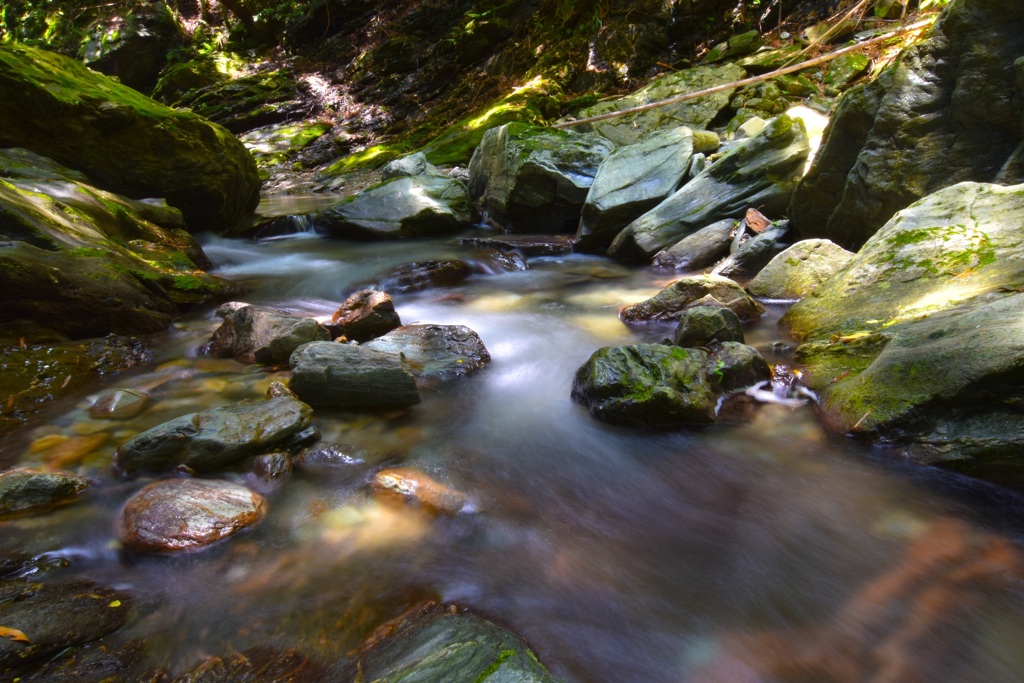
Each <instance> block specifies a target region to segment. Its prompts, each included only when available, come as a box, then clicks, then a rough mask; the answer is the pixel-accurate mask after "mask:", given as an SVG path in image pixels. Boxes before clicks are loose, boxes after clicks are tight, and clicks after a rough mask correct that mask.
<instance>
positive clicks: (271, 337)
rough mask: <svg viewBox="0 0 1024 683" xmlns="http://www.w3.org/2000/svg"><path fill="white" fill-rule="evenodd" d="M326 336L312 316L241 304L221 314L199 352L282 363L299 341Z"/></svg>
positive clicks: (255, 361)
mask: <svg viewBox="0 0 1024 683" xmlns="http://www.w3.org/2000/svg"><path fill="white" fill-rule="evenodd" d="M330 338H331V337H330V333H329V332H328V331H327V329H325V328H324V327H323V326H322V325H320V323H318V322H317V321H316V320H314V319H313V318H302V317H299V316H296V315H291V314H288V313H282V312H281V311H276V310H274V309H270V308H261V307H258V306H243V307H241V308H238V309H235V310H233V311H231V312H230V313H228V314H226V315H225V316H224V322H222V323H221V325H220V327H218V328H217V329H216V330H215V331H214V333H213V336H212V337H211V338H210V341H209V342H207V343H206V345H205V346H204V347H203V352H204V353H207V354H210V355H212V356H222V357H230V358H235V359H236V360H240V361H242V362H243V363H284V362H286V361H287V360H288V358H289V357H291V355H292V352H293V351H294V350H295V349H297V348H298V347H299V346H301V345H302V344H305V343H306V342H311V341H329V340H330Z"/></svg>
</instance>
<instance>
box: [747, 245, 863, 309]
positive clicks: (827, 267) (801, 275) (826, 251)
mask: <svg viewBox="0 0 1024 683" xmlns="http://www.w3.org/2000/svg"><path fill="white" fill-rule="evenodd" d="M851 258H853V254H852V253H850V252H848V251H847V250H845V249H843V248H842V247H840V246H839V245H837V244H833V243H832V242H830V241H828V240H802V241H800V242H797V243H796V244H794V245H792V246H791V247H789V248H788V249H786V250H785V251H783V252H782V253H780V254H778V255H776V256H775V258H773V259H772V260H771V261H769V262H768V265H766V266H765V267H764V268H763V269H761V271H760V272H758V274H757V275H756V276H755V277H754V279H753V280H751V281H750V284H749V285H748V286H747V291H749V292H750V293H751V294H752V295H754V296H759V297H764V298H767V299H802V298H804V297H805V296H808V295H810V294H811V293H813V292H814V291H815V290H816V289H817V288H818V287H819V286H821V284H822V283H823V282H825V281H826V280H828V279H829V278H830V277H832V276H833V275H835V274H836V272H837V271H838V270H839V269H840V268H842V267H843V266H844V265H846V263H847V262H848V261H849V260H850V259H851Z"/></svg>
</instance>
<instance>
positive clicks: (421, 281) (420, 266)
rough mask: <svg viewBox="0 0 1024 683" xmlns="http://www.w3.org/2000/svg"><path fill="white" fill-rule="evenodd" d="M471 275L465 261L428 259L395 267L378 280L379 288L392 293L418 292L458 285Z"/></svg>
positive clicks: (471, 271)
mask: <svg viewBox="0 0 1024 683" xmlns="http://www.w3.org/2000/svg"><path fill="white" fill-rule="evenodd" d="M472 273H473V269H472V268H471V267H470V266H469V264H468V263H466V262H465V261H459V260H458V259H443V260H438V259H430V260H428V261H413V262H412V263H403V264H401V265H399V266H395V267H394V268H392V269H391V270H390V271H389V272H387V273H385V274H384V275H382V276H381V278H380V283H379V285H380V288H381V289H387V290H390V291H392V292H418V291H420V290H422V289H430V288H432V287H451V286H453V285H457V284H460V283H461V282H462V281H463V280H465V279H466V278H468V277H469V276H470V275H471V274H472Z"/></svg>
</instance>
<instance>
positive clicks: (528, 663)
mask: <svg viewBox="0 0 1024 683" xmlns="http://www.w3.org/2000/svg"><path fill="white" fill-rule="evenodd" d="M387 633H388V634H389V635H388V637H386V638H379V639H376V640H375V641H374V642H373V643H372V644H370V646H369V647H367V648H365V649H364V650H363V652H362V653H361V654H360V656H359V660H358V662H356V663H355V664H354V665H353V667H352V671H351V672H349V673H350V675H349V676H348V678H349V679H351V680H357V679H358V678H360V677H361V678H362V679H365V680H367V681H410V682H411V681H475V682H477V683H511V682H512V681H515V682H516V683H559V681H560V679H558V678H556V677H554V676H552V675H551V674H550V673H548V672H547V670H546V669H545V668H544V667H543V666H542V665H541V664H540V662H538V661H537V657H536V656H535V655H534V654H533V653H532V652H530V650H529V648H528V647H527V646H526V644H525V643H524V642H523V641H522V640H521V639H519V638H518V637H517V636H515V635H513V634H512V633H510V632H509V631H506V630H505V629H502V628H499V627H498V626H495V625H494V624H492V623H491V622H489V621H486V620H484V619H481V618H480V617H478V616H475V615H473V614H469V613H467V612H457V611H455V610H454V608H453V609H442V608H439V607H435V608H428V609H426V610H421V611H419V612H413V613H407V614H405V615H403V616H402V617H400V618H399V619H398V620H397V621H396V622H394V623H393V624H390V625H389V627H388V629H387Z"/></svg>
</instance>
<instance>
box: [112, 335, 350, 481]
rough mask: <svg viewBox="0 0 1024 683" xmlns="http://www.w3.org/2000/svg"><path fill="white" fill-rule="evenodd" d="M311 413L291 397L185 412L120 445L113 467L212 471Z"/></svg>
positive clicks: (283, 434)
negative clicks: (178, 468)
mask: <svg viewBox="0 0 1024 683" xmlns="http://www.w3.org/2000/svg"><path fill="white" fill-rule="evenodd" d="M318 343H327V344H329V343H330V342H318ZM311 418H312V410H311V409H310V407H309V406H308V405H306V404H305V403H302V402H300V401H296V400H295V399H292V398H288V397H281V398H274V399H270V400H269V401H252V400H247V401H240V402H238V403H232V404H230V405H226V406H221V407H219V408H211V409H210V410H204V411H202V412H199V413H191V414H188V415H182V416H181V417H177V418H175V419H173V420H171V421H169V422H165V423H163V424H161V425H157V426H156V427H153V428H152V429H149V430H147V431H145V432H142V433H141V434H139V435H137V436H135V437H134V438H132V439H130V440H128V441H126V442H125V443H123V444H121V446H120V447H119V448H118V449H117V453H116V455H115V458H114V461H115V466H116V467H117V469H118V470H119V471H120V472H121V473H122V474H124V475H125V476H134V475H137V474H141V473H147V472H165V471H168V470H172V469H174V468H175V467H179V466H184V467H186V468H188V469H190V470H193V471H196V472H204V471H208V470H213V469H217V468H220V467H224V466H225V465H228V464H230V463H232V462H235V461H237V460H240V459H242V458H244V457H246V456H249V455H256V454H258V453H261V452H266V451H269V450H271V448H272V447H273V446H274V445H275V444H277V443H279V442H282V441H284V440H286V439H287V438H288V437H290V436H292V435H293V434H296V433H297V432H300V431H301V430H303V429H305V428H306V427H308V426H309V423H310V420H311Z"/></svg>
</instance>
